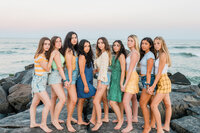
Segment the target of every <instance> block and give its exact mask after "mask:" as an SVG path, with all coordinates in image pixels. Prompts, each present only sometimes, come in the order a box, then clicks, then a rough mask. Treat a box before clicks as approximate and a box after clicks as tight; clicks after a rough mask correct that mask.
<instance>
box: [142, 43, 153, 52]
mask: <svg viewBox="0 0 200 133" xmlns="http://www.w3.org/2000/svg"><path fill="white" fill-rule="evenodd" d="M141 47H142V50H143V51H145V52H149V50H150V48H151V45H150V43H149V42H148V41H147V40H143V41H142V44H141Z"/></svg>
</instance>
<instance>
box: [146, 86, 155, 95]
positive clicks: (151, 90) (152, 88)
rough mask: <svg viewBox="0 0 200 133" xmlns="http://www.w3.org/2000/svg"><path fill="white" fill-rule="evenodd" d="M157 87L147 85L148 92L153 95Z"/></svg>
mask: <svg viewBox="0 0 200 133" xmlns="http://www.w3.org/2000/svg"><path fill="white" fill-rule="evenodd" d="M154 88H155V87H153V86H151V87H147V93H148V94H150V95H153V90H154Z"/></svg>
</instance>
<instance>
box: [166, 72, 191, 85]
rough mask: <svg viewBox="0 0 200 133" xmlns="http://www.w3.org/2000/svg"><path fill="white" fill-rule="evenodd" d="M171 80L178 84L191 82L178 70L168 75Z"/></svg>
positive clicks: (189, 83)
mask: <svg viewBox="0 0 200 133" xmlns="http://www.w3.org/2000/svg"><path fill="white" fill-rule="evenodd" d="M170 79H171V82H172V83H174V84H180V85H191V82H190V81H189V80H188V79H187V78H186V77H185V76H184V75H183V74H182V73H180V72H177V73H175V74H174V75H172V76H170Z"/></svg>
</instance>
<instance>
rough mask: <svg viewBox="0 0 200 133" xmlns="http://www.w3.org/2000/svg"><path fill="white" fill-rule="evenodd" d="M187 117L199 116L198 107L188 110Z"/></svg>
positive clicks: (199, 108)
mask: <svg viewBox="0 0 200 133" xmlns="http://www.w3.org/2000/svg"><path fill="white" fill-rule="evenodd" d="M187 115H193V116H195V115H200V106H196V107H191V108H188V109H187Z"/></svg>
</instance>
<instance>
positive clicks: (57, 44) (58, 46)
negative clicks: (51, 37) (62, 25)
mask: <svg viewBox="0 0 200 133" xmlns="http://www.w3.org/2000/svg"><path fill="white" fill-rule="evenodd" d="M61 46H62V41H61V39H60V38H57V39H56V41H55V48H56V49H58V50H59V49H60V48H61Z"/></svg>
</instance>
